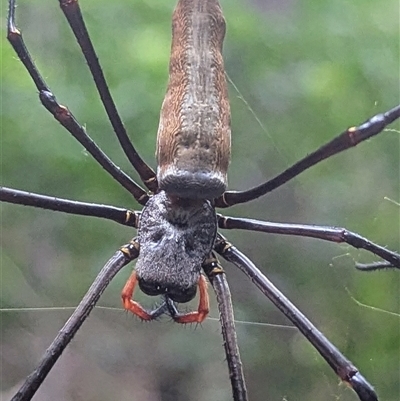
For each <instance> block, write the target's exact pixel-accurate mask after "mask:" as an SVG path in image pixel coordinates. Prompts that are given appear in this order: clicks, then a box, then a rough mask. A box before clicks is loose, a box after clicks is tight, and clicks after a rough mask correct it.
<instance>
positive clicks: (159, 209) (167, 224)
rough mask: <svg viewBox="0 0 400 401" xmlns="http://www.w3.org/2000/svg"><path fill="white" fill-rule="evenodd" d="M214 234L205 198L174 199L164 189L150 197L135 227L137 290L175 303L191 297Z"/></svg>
mask: <svg viewBox="0 0 400 401" xmlns="http://www.w3.org/2000/svg"><path fill="white" fill-rule="evenodd" d="M216 233H217V218H216V214H215V209H214V208H213V207H212V206H211V204H210V202H209V201H207V200H188V199H182V198H174V197H171V196H168V195H167V194H166V193H165V192H164V191H161V192H159V193H158V194H156V195H154V196H152V197H151V198H150V200H149V201H148V202H147V204H146V206H145V208H144V209H143V211H142V214H141V218H140V225H139V229H138V240H139V243H140V254H139V258H138V260H137V262H136V275H137V279H138V283H139V287H140V289H141V290H142V291H143V292H144V293H145V294H147V295H166V296H168V297H169V298H170V299H171V300H173V301H175V302H188V301H190V300H191V299H193V298H194V296H195V295H196V288H197V283H198V281H199V278H200V274H201V266H202V263H203V262H204V259H205V258H206V257H208V256H209V255H210V253H211V251H212V248H213V245H214V241H215V236H216Z"/></svg>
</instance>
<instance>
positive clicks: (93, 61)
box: [59, 0, 158, 192]
mask: <svg viewBox="0 0 400 401" xmlns="http://www.w3.org/2000/svg"><path fill="white" fill-rule="evenodd" d="M59 1H60V7H61V9H62V11H63V12H64V15H65V17H66V18H67V20H68V23H69V25H70V27H71V29H72V31H73V33H74V35H75V38H76V40H77V41H78V43H79V46H80V47H81V49H82V53H83V54H84V56H85V59H86V62H87V65H88V66H89V69H90V72H91V73H92V77H93V80H94V82H95V84H96V88H97V90H98V92H99V95H100V97H101V101H102V103H103V105H104V108H105V110H106V113H107V115H108V118H109V120H110V122H111V125H112V126H113V129H114V132H115V134H116V135H117V138H118V140H119V142H120V144H121V147H122V149H123V151H124V152H125V155H126V156H127V158H128V159H129V161H130V162H131V164H132V166H133V167H134V168H135V170H136V171H137V172H138V173H139V176H140V178H141V180H142V181H143V183H144V184H145V185H146V187H147V188H148V189H149V190H150V191H152V192H155V191H156V190H157V188H158V184H157V178H156V174H155V173H154V171H153V170H152V169H151V168H150V167H149V166H148V165H147V163H146V162H145V161H144V160H143V159H142V158H141V157H140V156H139V154H138V153H137V151H136V149H135V148H134V146H133V145H132V143H131V141H130V140H129V137H128V134H127V133H126V129H125V127H124V124H123V123H122V120H121V117H120V116H119V114H118V111H117V108H116V106H115V103H114V100H113V98H112V96H111V93H110V90H109V89H108V85H107V83H106V79H105V77H104V74H103V71H102V68H101V66H100V63H99V59H98V57H97V54H96V51H95V49H94V47H93V44H92V41H91V39H90V36H89V33H88V31H87V29H86V26H85V22H84V20H83V17H82V13H81V10H80V7H79V3H78V1H76V0H74V1H70V0H59Z"/></svg>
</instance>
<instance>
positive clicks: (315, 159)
mask: <svg viewBox="0 0 400 401" xmlns="http://www.w3.org/2000/svg"><path fill="white" fill-rule="evenodd" d="M398 118H400V105H399V106H396V107H394V108H393V109H391V110H389V111H387V112H386V113H382V114H377V115H376V116H374V117H371V118H370V119H369V120H367V121H365V122H364V123H362V124H360V125H359V126H357V127H350V128H349V129H347V130H346V131H344V132H342V133H341V134H340V135H338V136H337V137H335V138H333V139H332V140H331V141H330V142H328V143H326V144H325V145H322V146H321V147H320V148H318V149H317V150H316V151H314V152H312V153H310V154H309V155H308V156H306V157H304V158H303V159H301V160H299V161H298V162H297V163H295V164H293V165H292V166H290V167H289V168H287V169H286V170H285V171H283V172H282V173H281V174H279V175H277V176H276V177H274V178H272V179H271V180H269V181H267V182H265V183H263V184H261V185H259V186H257V187H254V188H252V189H249V190H247V191H227V192H225V193H224V194H223V195H221V196H220V197H219V198H218V199H216V200H215V206H216V207H221V208H225V207H229V206H233V205H237V204H238V203H245V202H249V201H251V200H254V199H257V198H259V197H260V196H263V195H265V194H267V193H268V192H271V191H273V190H274V189H276V188H279V187H280V186H282V185H283V184H285V183H286V182H288V181H290V180H291V179H293V178H294V177H296V176H298V175H299V174H300V173H302V172H303V171H305V170H307V169H308V168H310V167H312V166H314V165H315V164H317V163H319V162H321V161H322V160H325V159H328V158H329V157H331V156H333V155H335V154H337V153H340V152H343V151H344V150H346V149H349V148H351V147H353V146H356V145H358V144H359V143H360V142H363V141H365V140H366V139H369V138H371V137H373V136H374V135H378V134H379V133H381V132H382V131H383V130H384V129H385V128H386V127H387V126H388V125H389V124H391V123H392V122H393V121H395V120H397V119H398Z"/></svg>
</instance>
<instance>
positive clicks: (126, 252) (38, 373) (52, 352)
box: [11, 239, 139, 401]
mask: <svg viewBox="0 0 400 401" xmlns="http://www.w3.org/2000/svg"><path fill="white" fill-rule="evenodd" d="M138 255H139V243H138V242H137V241H136V239H133V240H132V241H131V242H130V243H129V244H126V245H124V246H123V247H121V248H120V249H119V251H117V252H116V253H115V254H114V255H113V256H112V257H111V259H109V260H108V262H107V263H106V264H105V265H104V267H103V268H102V269H101V271H100V273H99V274H98V275H97V277H96V279H95V281H94V282H93V284H92V285H91V286H90V288H89V290H88V292H87V293H86V294H85V296H84V297H83V299H82V301H81V302H80V303H79V305H78V306H77V308H76V309H75V311H74V313H73V314H72V315H71V317H70V318H69V319H68V321H67V322H66V323H65V325H64V327H63V328H62V329H61V330H60V331H59V333H58V334H57V336H56V338H55V339H54V340H53V342H52V343H51V345H50V347H49V348H47V350H46V352H45V354H44V355H43V357H42V359H41V361H40V363H39V365H38V367H37V368H36V369H35V370H34V371H33V372H32V373H31V374H30V375H29V376H28V377H27V378H26V380H25V382H24V384H23V385H22V387H21V388H20V389H19V390H18V392H17V393H16V394H15V395H14V397H13V398H12V399H11V401H28V400H30V399H31V398H32V397H33V396H34V394H35V393H36V391H37V390H38V388H39V387H40V385H41V384H42V383H43V381H44V379H45V378H46V376H47V375H48V373H49V372H50V370H51V369H52V367H53V366H54V364H55V363H56V362H57V360H58V358H59V357H60V356H61V353H62V352H63V351H64V349H65V348H66V347H67V345H68V344H69V342H70V341H71V340H72V338H73V337H74V335H75V334H76V332H77V331H78V330H79V328H80V327H81V325H82V324H83V322H84V321H85V320H86V318H87V317H88V316H89V314H90V312H91V311H92V309H93V308H94V307H95V305H96V303H97V301H98V300H99V298H100V296H101V294H102V293H103V292H104V290H105V289H106V287H107V286H108V284H109V283H110V281H111V280H112V279H113V278H114V276H115V275H116V274H117V273H118V272H119V271H120V270H121V269H122V268H123V267H124V266H125V265H127V264H128V263H129V262H131V261H132V260H133V259H136V258H137V257H138Z"/></svg>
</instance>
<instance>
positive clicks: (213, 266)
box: [203, 255, 248, 401]
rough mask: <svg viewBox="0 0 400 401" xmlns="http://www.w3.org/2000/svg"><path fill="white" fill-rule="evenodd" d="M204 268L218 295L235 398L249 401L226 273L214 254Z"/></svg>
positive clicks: (239, 400)
mask: <svg viewBox="0 0 400 401" xmlns="http://www.w3.org/2000/svg"><path fill="white" fill-rule="evenodd" d="M203 269H204V271H205V273H206V275H207V277H208V279H209V280H210V282H211V285H212V286H213V288H214V291H215V295H216V297H217V302H218V310H219V316H220V322H221V328H222V336H223V339H224V348H225V355H226V360H227V362H228V368H229V378H230V380H231V387H232V395H233V400H234V401H247V399H248V398H247V389H246V382H245V379H244V374H243V368H242V361H241V358H240V353H239V346H238V343H237V337H236V328H235V318H234V316H233V306H232V299H231V293H230V289H229V285H228V282H227V280H226V275H225V272H224V270H223V268H222V266H221V265H220V263H219V261H218V259H217V258H216V257H215V255H212V258H210V259H209V260H208V263H204V265H203Z"/></svg>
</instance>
